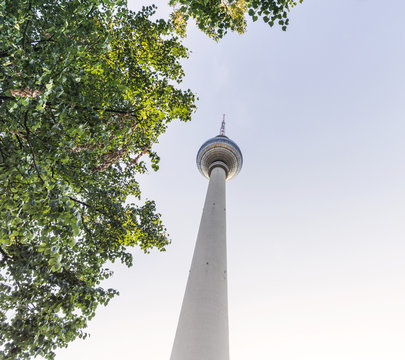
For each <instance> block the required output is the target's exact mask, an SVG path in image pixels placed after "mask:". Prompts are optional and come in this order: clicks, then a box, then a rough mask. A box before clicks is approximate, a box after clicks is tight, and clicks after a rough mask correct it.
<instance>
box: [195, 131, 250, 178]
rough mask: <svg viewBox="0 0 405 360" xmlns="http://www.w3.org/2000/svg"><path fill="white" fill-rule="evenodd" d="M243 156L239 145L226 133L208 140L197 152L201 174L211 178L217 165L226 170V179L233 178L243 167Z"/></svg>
mask: <svg viewBox="0 0 405 360" xmlns="http://www.w3.org/2000/svg"><path fill="white" fill-rule="evenodd" d="M242 164H243V157H242V152H241V151H240V149H239V146H238V145H236V143H235V142H234V141H232V140H231V139H229V138H228V137H227V136H225V135H218V136H215V137H214V138H212V139H209V140H207V141H206V142H205V143H204V144H202V146H201V147H200V150H198V153H197V167H198V170H200V172H201V174H202V175H204V176H205V177H207V178H209V177H210V175H211V171H212V169H213V168H215V167H217V166H218V167H221V168H223V169H224V170H225V172H226V179H227V180H229V179H232V178H233V177H234V176H236V175H238V174H239V171H240V170H241V168H242Z"/></svg>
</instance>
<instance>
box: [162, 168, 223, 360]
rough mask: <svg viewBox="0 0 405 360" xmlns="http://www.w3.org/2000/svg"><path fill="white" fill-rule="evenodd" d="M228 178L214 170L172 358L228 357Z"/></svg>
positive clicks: (203, 359) (213, 359) (218, 359)
mask: <svg viewBox="0 0 405 360" xmlns="http://www.w3.org/2000/svg"><path fill="white" fill-rule="evenodd" d="M225 178H226V174H225V170H224V169H222V168H220V167H215V168H214V169H213V170H212V172H211V176H210V180H209V185H208V190H207V195H206V198H205V204H204V209H203V213H202V217H201V223H200V228H199V231H198V236H197V242H196V246H195V249H194V256H193V260H192V263H191V269H190V274H189V277H188V281H187V287H186V292H185V295H184V299H183V305H182V308H181V313H180V319H179V323H178V326H177V331H176V336H175V340H174V345H173V350H172V355H171V357H170V360H229V328H228V289H227V266H226V206H225Z"/></svg>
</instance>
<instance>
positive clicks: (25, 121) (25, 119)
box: [24, 111, 45, 184]
mask: <svg viewBox="0 0 405 360" xmlns="http://www.w3.org/2000/svg"><path fill="white" fill-rule="evenodd" d="M27 117H28V111H26V112H25V117H24V127H25V130H26V131H27V143H28V147H29V148H30V151H31V155H32V161H33V162H34V167H35V171H36V172H37V175H38V177H39V179H40V180H41V182H42V184H44V183H45V181H44V179H42V177H41V173H40V172H39V169H38V166H37V162H36V160H35V153H34V149H33V148H32V145H31V142H30V131H29V129H28V126H27Z"/></svg>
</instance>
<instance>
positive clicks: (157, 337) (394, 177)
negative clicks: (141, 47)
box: [56, 0, 405, 360]
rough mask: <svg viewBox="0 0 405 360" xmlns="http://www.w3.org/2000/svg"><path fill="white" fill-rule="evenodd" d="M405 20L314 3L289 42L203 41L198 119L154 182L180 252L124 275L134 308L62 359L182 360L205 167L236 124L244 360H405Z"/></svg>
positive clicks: (365, 8) (172, 139)
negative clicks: (181, 324) (201, 160)
mask: <svg viewBox="0 0 405 360" xmlns="http://www.w3.org/2000/svg"><path fill="white" fill-rule="evenodd" d="M136 4H138V5H139V3H136V2H135V1H133V3H132V4H131V6H132V7H133V8H135V7H136V6H137V5H136ZM404 13H405V2H403V1H400V0H393V1H387V2H381V1H377V0H340V1H332V0H305V1H304V3H303V4H302V5H299V6H298V7H297V8H295V9H294V10H293V12H292V13H291V25H290V27H289V29H288V31H287V32H282V31H281V30H279V29H276V28H274V29H269V28H267V26H265V25H264V24H261V23H260V22H257V23H254V24H249V28H248V32H247V33H246V34H245V35H242V36H239V35H234V34H230V35H229V36H227V37H226V38H225V39H224V40H222V41H221V42H219V43H215V42H213V41H212V40H210V39H208V38H207V37H206V36H205V35H203V34H201V33H200V32H198V31H197V30H196V29H194V28H193V27H190V28H189V35H188V37H187V39H186V40H185V44H186V45H187V46H188V47H189V48H190V50H191V51H192V54H191V57H190V59H189V60H188V61H186V62H185V63H184V68H185V71H186V74H187V76H186V79H185V81H184V86H185V87H189V88H191V89H192V90H194V91H195V92H196V93H197V94H198V96H199V98H200V100H199V102H198V111H197V112H196V113H195V115H194V118H193V121H192V122H191V123H188V124H184V123H181V124H180V123H174V124H172V125H171V126H170V127H169V129H168V132H167V133H166V134H165V135H164V136H162V138H161V141H160V144H159V145H158V146H157V147H156V149H157V150H158V152H159V153H160V156H161V163H160V171H159V172H158V173H153V172H151V173H150V174H149V175H147V176H144V177H142V184H143V189H144V194H145V196H147V197H149V198H152V199H154V200H156V202H157V205H158V209H159V210H160V211H161V212H162V214H163V218H164V221H165V224H166V226H167V227H168V229H169V232H170V235H171V238H172V244H171V245H170V246H169V247H168V250H167V252H166V253H157V252H152V253H151V254H149V255H143V254H141V253H140V251H136V252H135V261H134V266H133V267H132V268H130V269H126V268H124V267H123V266H117V265H116V266H114V269H115V275H114V277H113V278H112V279H110V280H109V281H108V283H107V285H106V286H110V287H114V288H118V289H119V290H120V292H121V296H120V297H117V298H116V299H114V300H113V301H112V302H111V303H110V305H109V306H108V307H107V308H100V309H99V313H98V315H97V316H96V318H95V319H93V320H92V321H91V323H90V326H89V329H88V330H89V331H90V333H91V338H90V339H89V340H86V341H81V340H79V341H76V342H74V343H73V344H71V345H70V346H69V348H67V349H63V350H59V351H58V352H57V357H56V359H57V360H68V359H69V360H71V359H74V358H77V359H86V360H107V359H112V358H114V359H120V360H126V359H142V360H144V359H153V360H160V359H161V360H166V359H169V356H170V351H171V346H172V342H173V339H174V334H175V330H176V325H177V320H178V316H179V312H180V307H181V301H182V297H183V294H184V289H185V284H186V280H187V275H188V270H189V266H190V263H191V257H192V252H193V248H194V243H195V238H196V234H197V230H198V225H199V220H200V216H201V212H202V205H203V202H204V196H205V191H206V188H207V185H208V182H207V180H206V179H205V178H203V177H202V176H201V175H200V174H199V173H198V170H197V168H196V166H195V156H196V153H197V150H198V148H199V147H200V145H201V144H202V143H203V142H204V141H205V140H206V139H207V138H209V137H212V136H215V135H216V134H217V133H218V131H219V126H220V121H221V117H222V114H223V113H226V114H227V134H228V136H229V137H231V138H232V139H233V140H235V141H236V142H237V143H238V145H239V146H240V148H241V150H242V152H243V155H244V168H243V169H242V171H241V173H240V175H239V176H238V177H237V178H235V179H234V180H232V181H230V182H229V183H228V185H227V186H228V188H227V214H228V263H229V269H228V274H229V278H228V279H229V284H228V286H229V310H230V349H231V359H232V360H247V359H255V360H268V359H272V360H325V359H327V360H342V359H344V360H387V359H389V360H403V359H404V358H405V342H404V339H405V325H404V324H405V266H404V265H405V261H404V257H405V241H404V240H405V221H404V215H405V186H404V184H405V166H404V158H405V144H404V138H405V121H404V116H405V102H404V96H405V47H404V44H405V22H404Z"/></svg>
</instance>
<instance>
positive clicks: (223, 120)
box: [219, 114, 225, 136]
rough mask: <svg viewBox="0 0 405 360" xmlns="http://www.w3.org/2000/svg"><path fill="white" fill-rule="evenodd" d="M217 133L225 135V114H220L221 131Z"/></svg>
mask: <svg viewBox="0 0 405 360" xmlns="http://www.w3.org/2000/svg"><path fill="white" fill-rule="evenodd" d="M219 134H220V135H222V136H225V114H224V115H223V116H222V124H221V131H220V133H219Z"/></svg>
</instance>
